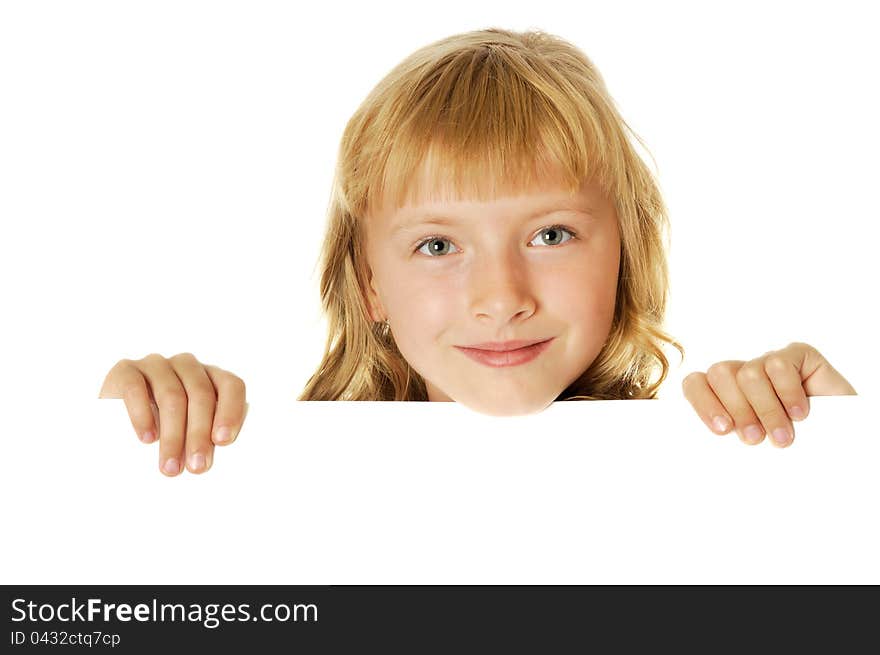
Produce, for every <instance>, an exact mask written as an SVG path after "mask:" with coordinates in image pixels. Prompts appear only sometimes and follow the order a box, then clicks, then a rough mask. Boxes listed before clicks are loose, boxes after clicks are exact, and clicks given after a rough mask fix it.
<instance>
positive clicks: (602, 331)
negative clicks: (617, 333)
mask: <svg viewBox="0 0 880 655" xmlns="http://www.w3.org/2000/svg"><path fill="white" fill-rule="evenodd" d="M613 252H614V251H612V253H613ZM583 261H584V264H583V265H578V266H574V267H572V268H570V269H568V270H567V271H566V273H565V274H556V275H552V276H544V279H543V280H542V288H543V289H544V293H543V294H542V296H543V299H544V305H545V309H546V310H547V312H548V313H549V314H551V315H556V316H559V317H560V318H563V319H565V320H566V322H567V323H569V324H570V325H572V326H576V327H578V328H580V330H581V331H583V332H584V333H585V334H590V335H595V336H596V338H601V339H602V340H604V339H605V337H606V336H607V333H608V330H609V329H610V326H611V322H612V320H613V318H614V304H615V300H616V297H617V273H618V264H619V258H618V257H616V256H614V255H606V256H604V257H587V258H584V260H583Z"/></svg>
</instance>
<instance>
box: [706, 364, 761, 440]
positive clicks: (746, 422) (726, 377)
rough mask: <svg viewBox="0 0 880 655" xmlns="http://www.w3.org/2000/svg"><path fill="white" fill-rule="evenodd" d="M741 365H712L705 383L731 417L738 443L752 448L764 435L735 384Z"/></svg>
mask: <svg viewBox="0 0 880 655" xmlns="http://www.w3.org/2000/svg"><path fill="white" fill-rule="evenodd" d="M743 364H744V362H740V361H726V362H718V363H717V364H713V365H712V366H710V367H709V370H708V371H706V381H707V382H708V383H709V386H710V387H711V389H712V391H713V392H714V393H715V395H716V396H717V397H718V399H719V400H720V401H721V403H722V404H723V405H724V407H725V408H726V409H727V411H728V412H729V413H730V416H732V417H733V423H734V426H735V428H736V433H737V434H738V435H739V438H740V441H742V442H743V443H747V444H749V445H750V446H754V445H755V444H759V443H761V442H762V441H763V440H764V435H765V434H766V433H765V432H764V428H763V427H762V425H761V422H760V421H759V420H758V417H757V416H756V415H755V412H754V410H753V409H752V406H751V404H750V403H749V401H748V399H747V398H746V397H745V394H743V392H742V391H741V390H740V388H739V385H738V383H737V380H736V374H737V372H738V371H739V370H741V368H742V366H743Z"/></svg>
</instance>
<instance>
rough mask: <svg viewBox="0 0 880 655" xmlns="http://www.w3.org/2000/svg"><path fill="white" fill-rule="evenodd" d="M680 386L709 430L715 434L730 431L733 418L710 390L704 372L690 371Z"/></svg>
mask: <svg viewBox="0 0 880 655" xmlns="http://www.w3.org/2000/svg"><path fill="white" fill-rule="evenodd" d="M681 388H682V391H684V396H685V398H687V399H688V402H689V403H690V404H691V406H692V407H693V408H694V410H695V411H696V412H697V415H698V416H699V417H700V418H701V419H703V423H705V424H706V426H707V427H708V428H709V429H710V430H712V431H713V432H715V433H717V434H727V433H728V432H729V431H730V428H732V427H733V419H731V418H730V416H729V415H728V413H727V410H726V409H724V405H723V404H722V403H721V401H720V400H718V396H716V395H715V392H714V391H712V388H711V387H710V386H709V382H708V381H707V380H706V374H705V373H700V372H694V373H691V374H690V375H688V376H687V377H686V378H685V379H684V380H682V382H681Z"/></svg>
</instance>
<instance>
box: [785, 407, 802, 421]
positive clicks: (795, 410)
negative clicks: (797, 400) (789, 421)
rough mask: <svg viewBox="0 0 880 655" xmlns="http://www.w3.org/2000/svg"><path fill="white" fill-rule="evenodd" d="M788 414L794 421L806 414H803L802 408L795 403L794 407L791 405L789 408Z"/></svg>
mask: <svg viewBox="0 0 880 655" xmlns="http://www.w3.org/2000/svg"><path fill="white" fill-rule="evenodd" d="M788 414H789V416H791V417H792V418H793V419H794V420H795V421H801V420H803V418H804V416H806V414H804V410H803V409H801V408H800V406H799V405H795V406H794V407H792V408H791V410H789V412H788Z"/></svg>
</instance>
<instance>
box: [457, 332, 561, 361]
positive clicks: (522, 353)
mask: <svg viewBox="0 0 880 655" xmlns="http://www.w3.org/2000/svg"><path fill="white" fill-rule="evenodd" d="M552 341H553V338H550V339H543V340H535V339H532V340H518V341H492V342H487V343H477V344H473V345H471V346H456V348H457V349H458V350H459V351H460V352H462V353H464V354H465V355H467V356H468V357H470V358H471V359H472V360H474V361H475V362H478V363H480V364H483V365H484V366H490V367H492V368H501V367H505V366H520V365H521V364H526V363H528V362H530V361H532V360H533V359H535V358H536V357H538V355H540V354H541V353H542V352H544V351H545V350H547V348H548V347H549V346H550V343H551V342H552Z"/></svg>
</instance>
